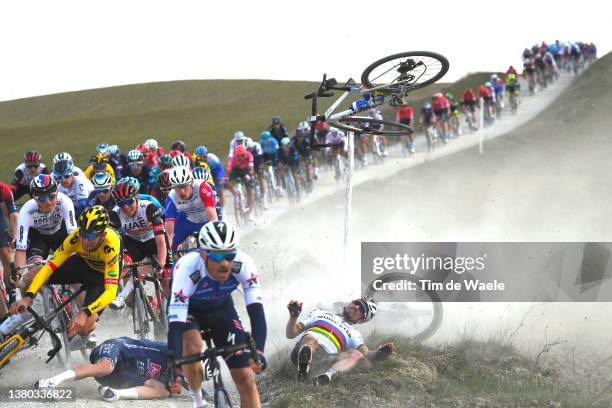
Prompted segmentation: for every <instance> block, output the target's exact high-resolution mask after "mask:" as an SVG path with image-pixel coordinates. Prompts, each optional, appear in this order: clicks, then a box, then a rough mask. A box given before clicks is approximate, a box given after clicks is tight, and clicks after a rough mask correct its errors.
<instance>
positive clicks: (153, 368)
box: [147, 363, 161, 378]
mask: <svg viewBox="0 0 612 408" xmlns="http://www.w3.org/2000/svg"><path fill="white" fill-rule="evenodd" d="M160 375H161V366H160V365H159V364H155V363H151V365H150V366H149V370H148V371H147V378H159V376H160Z"/></svg>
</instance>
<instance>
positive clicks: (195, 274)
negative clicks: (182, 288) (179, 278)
mask: <svg viewBox="0 0 612 408" xmlns="http://www.w3.org/2000/svg"><path fill="white" fill-rule="evenodd" d="M189 278H191V281H192V282H193V284H194V285H196V284H197V283H198V282H199V281H200V279H202V277H201V276H200V270H199V269H198V270H196V271H194V272H193V273H192V274H191V275H189Z"/></svg>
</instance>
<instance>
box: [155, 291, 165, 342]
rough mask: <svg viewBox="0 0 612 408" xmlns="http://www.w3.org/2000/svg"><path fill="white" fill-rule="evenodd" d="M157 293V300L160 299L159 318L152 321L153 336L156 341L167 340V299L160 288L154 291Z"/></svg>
mask: <svg viewBox="0 0 612 408" xmlns="http://www.w3.org/2000/svg"><path fill="white" fill-rule="evenodd" d="M156 292H159V296H158V297H157V298H158V299H160V298H161V304H160V305H159V316H158V319H157V320H154V321H153V335H154V336H155V339H156V340H167V339H168V310H167V308H168V299H167V298H166V295H164V292H163V291H162V290H161V287H160V288H157V289H156Z"/></svg>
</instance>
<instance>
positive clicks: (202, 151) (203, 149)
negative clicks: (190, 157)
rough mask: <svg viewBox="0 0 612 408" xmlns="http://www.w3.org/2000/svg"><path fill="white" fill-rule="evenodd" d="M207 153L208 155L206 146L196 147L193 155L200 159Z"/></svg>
mask: <svg viewBox="0 0 612 408" xmlns="http://www.w3.org/2000/svg"><path fill="white" fill-rule="evenodd" d="M207 153H208V149H207V148H206V146H198V147H196V149H195V154H196V156H198V157H202V156H204V155H205V154H207Z"/></svg>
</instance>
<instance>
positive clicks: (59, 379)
mask: <svg viewBox="0 0 612 408" xmlns="http://www.w3.org/2000/svg"><path fill="white" fill-rule="evenodd" d="M75 377H76V374H75V372H74V371H72V370H68V371H64V372H62V373H59V374H58V375H56V376H55V377H51V378H48V380H49V382H52V383H53V384H55V385H60V384H61V383H63V382H64V381H72V380H74V378H75Z"/></svg>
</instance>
